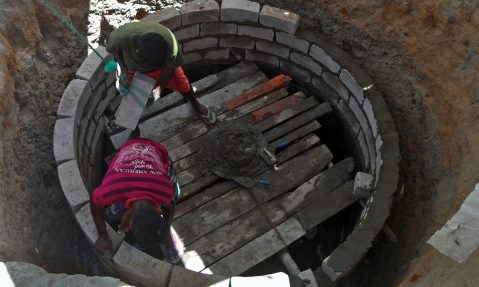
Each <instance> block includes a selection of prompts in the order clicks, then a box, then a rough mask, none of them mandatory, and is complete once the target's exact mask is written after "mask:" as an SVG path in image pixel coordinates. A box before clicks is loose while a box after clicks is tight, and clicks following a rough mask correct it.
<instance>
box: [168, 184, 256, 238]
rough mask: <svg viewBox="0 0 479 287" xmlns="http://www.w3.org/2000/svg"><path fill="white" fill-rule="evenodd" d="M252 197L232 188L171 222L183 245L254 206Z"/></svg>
mask: <svg viewBox="0 0 479 287" xmlns="http://www.w3.org/2000/svg"><path fill="white" fill-rule="evenodd" d="M255 205H256V204H255V202H254V200H253V198H251V196H250V195H249V194H248V193H247V192H244V191H243V190H241V189H234V190H231V191H229V192H228V193H226V194H224V195H222V196H220V197H218V198H216V199H215V200H212V201H210V202H208V203H206V204H205V205H203V206H201V207H200V208H197V209H194V210H192V211H191V212H189V213H187V214H185V215H183V216H182V217H180V218H178V219H177V220H175V221H174V222H173V228H174V229H175V230H176V232H177V233H178V235H179V236H180V237H181V238H184V243H185V245H187V244H189V243H191V242H193V241H194V240H196V239H198V238H200V237H201V236H203V235H205V234H206V233H208V232H210V231H212V230H215V229H216V228H218V227H220V226H222V225H224V224H225V223H227V222H229V221H231V220H234V219H235V218H237V217H238V216H240V215H242V214H244V213H246V212H248V211H249V210H251V209H253V208H254V207H255Z"/></svg>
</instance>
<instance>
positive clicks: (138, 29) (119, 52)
mask: <svg viewBox="0 0 479 287" xmlns="http://www.w3.org/2000/svg"><path fill="white" fill-rule="evenodd" d="M106 50H107V51H108V52H110V53H111V54H112V55H113V57H114V58H115V61H117V62H118V63H119V65H120V67H121V71H122V75H121V76H120V85H122V86H124V87H126V88H128V85H129V82H130V81H131V80H132V79H133V76H134V75H135V72H140V73H142V74H145V75H147V76H149V77H151V78H153V79H154V80H155V81H156V83H155V88H156V87H158V86H159V87H160V90H161V91H163V89H164V88H170V89H173V90H176V91H178V92H180V93H181V94H182V95H183V97H185V98H186V99H187V100H188V101H189V102H190V103H191V105H192V106H193V109H194V110H195V111H196V113H197V114H198V115H199V116H200V117H201V119H202V120H203V121H205V122H206V123H209V124H214V123H215V122H216V114H215V113H214V112H213V111H212V110H211V109H210V108H208V107H206V106H204V105H202V104H200V103H199V102H198V100H197V99H196V97H195V96H194V90H193V88H192V86H191V84H190V81H189V80H188V78H187V77H186V76H185V73H184V72H183V69H182V68H181V65H182V64H183V54H182V52H181V46H180V45H179V44H178V41H177V40H176V38H175V35H174V34H173V33H172V32H171V31H170V30H169V29H168V28H167V27H165V26H163V25H161V24H157V23H140V22H134V23H128V24H125V25H123V26H121V27H120V28H118V29H117V30H115V31H113V32H112V33H111V34H110V37H109V39H108V41H107V46H106Z"/></svg>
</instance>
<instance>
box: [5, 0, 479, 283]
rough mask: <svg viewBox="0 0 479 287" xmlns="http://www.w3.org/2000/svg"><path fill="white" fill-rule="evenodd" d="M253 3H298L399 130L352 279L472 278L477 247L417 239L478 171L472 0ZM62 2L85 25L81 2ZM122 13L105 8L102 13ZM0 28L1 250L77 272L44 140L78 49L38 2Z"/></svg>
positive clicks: (17, 5) (295, 7)
mask: <svg viewBox="0 0 479 287" xmlns="http://www.w3.org/2000/svg"><path fill="white" fill-rule="evenodd" d="M54 2H60V1H58V0H57V1H54ZM92 2H93V1H92ZM110 2H115V1H110ZM121 2H123V4H125V2H126V4H128V3H130V2H131V3H133V2H135V3H140V2H141V1H121ZM144 2H145V3H147V4H146V5H156V4H155V3H157V1H144ZM148 2H152V3H154V4H148ZM260 2H263V3H270V4H273V5H274V6H277V7H282V8H285V9H288V10H291V11H293V12H296V13H298V14H300V15H301V16H302V17H303V19H304V20H305V23H306V25H308V26H310V27H309V28H310V29H311V30H314V31H317V32H320V33H323V34H324V35H326V36H327V37H328V38H329V39H330V40H331V41H332V42H333V43H335V44H336V45H338V46H339V47H341V48H342V49H344V50H346V51H347V52H348V53H350V54H351V55H353V56H354V57H355V59H356V61H357V62H358V63H360V65H361V66H362V67H363V68H364V69H365V70H366V71H367V72H368V73H369V74H370V75H371V77H372V78H373V80H374V82H375V83H376V85H377V86H378V87H379V89H380V90H381V91H382V92H383V93H384V95H385V98H386V101H387V103H388V105H389V107H390V109H391V112H392V114H393V116H394V119H395V123H396V126H397V128H398V131H399V135H400V146H401V153H402V161H401V168H402V175H403V179H404V184H405V188H404V194H403V195H400V194H399V195H398V196H397V200H396V202H395V204H394V206H393V210H392V215H391V217H390V219H389V223H390V225H391V227H392V228H393V230H394V231H395V232H396V233H397V236H398V238H399V242H398V243H397V244H389V243H387V242H385V241H384V240H382V237H380V238H379V240H378V242H377V243H376V244H375V246H374V247H373V249H372V250H371V252H370V253H369V254H368V257H367V258H366V260H365V261H364V262H363V264H362V266H360V268H359V269H358V272H356V274H355V277H354V278H357V280H356V281H355V284H354V285H351V286H358V285H362V286H393V285H396V284H398V283H399V282H402V285H401V286H411V285H417V286H433V285H434V284H429V283H430V282H437V281H438V280H441V278H442V277H440V274H449V277H448V280H449V281H448V282H450V284H449V283H448V286H472V285H477V284H478V283H477V281H473V280H478V279H470V281H463V280H462V279H460V277H458V276H461V274H464V272H467V270H472V271H471V272H472V273H473V270H474V269H473V268H470V266H477V264H478V263H479V259H478V256H476V253H477V252H476V253H475V254H473V256H471V258H470V259H469V260H468V261H466V263H464V264H463V265H462V267H461V266H457V264H455V263H453V262H450V261H448V260H449V259H447V258H445V257H443V256H442V255H439V254H437V252H436V251H434V250H433V249H432V248H430V247H428V246H427V245H426V244H425V241H426V240H427V238H429V236H430V235H431V234H432V233H433V232H434V231H435V230H436V229H438V228H439V227H440V226H442V225H443V224H444V223H445V221H446V220H447V219H448V218H449V217H450V216H451V215H452V214H453V213H454V212H455V211H456V210H457V209H458V207H459V206H460V204H461V202H462V201H463V200H464V198H465V197H466V196H467V194H468V193H469V192H470V191H471V190H472V188H473V186H474V183H475V182H476V181H477V180H478V177H479V176H478V174H479V165H478V164H477V161H476V158H478V155H479V145H478V141H479V139H478V138H477V136H476V135H477V134H478V129H479V125H477V121H478V116H477V114H478V109H479V83H478V82H477V81H474V80H475V79H477V75H478V68H479V57H478V53H477V50H478V43H479V33H477V27H479V4H478V3H477V1H473V0H463V1H459V0H449V1H446V0H424V1H412V0H393V1H371V0H335V1H333V0H313V1H312V0H308V1H307V0H284V1H279V0H271V1H260ZM61 3H62V4H61V7H62V12H63V13H64V14H66V15H68V16H69V17H70V18H71V19H72V20H73V22H74V23H75V25H76V26H77V27H79V28H80V29H81V30H82V31H84V32H86V30H87V14H88V9H89V7H88V6H89V5H88V4H89V3H88V2H87V1H84V0H83V1H73V0H67V1H61ZM95 3H96V4H92V6H93V8H95V7H99V6H96V5H97V4H98V3H103V4H104V3H109V1H95ZM162 3H163V4H162V5H166V4H172V3H167V2H166V1H165V2H162ZM103 4H102V5H103ZM113 4H114V3H110V4H109V5H110V6H111V5H113ZM140 4H142V5H143V3H140ZM98 5H99V4H98ZM110 6H109V7H110ZM113 6H114V5H113ZM93 8H91V7H90V9H92V10H94V9H93ZM140 8H141V7H140ZM95 9H96V8H95ZM101 11H104V10H101ZM137 12H138V11H137ZM95 13H96V14H102V13H103V12H98V11H97V12H95ZM109 13H110V12H109ZM142 13H143V12H142V11H139V12H138V13H134V14H135V15H130V16H131V17H137V15H139V16H138V17H140V16H141V15H142ZM130 16H128V17H130ZM115 17H116V18H115ZM122 17H123V18H122ZM128 17H126V18H125V17H124V16H122V15H121V14H120V13H118V14H115V12H114V11H113V12H112V14H111V17H110V18H112V19H122V20H124V19H129V18H128ZM0 29H1V30H0V96H1V101H0V124H1V125H0V196H1V199H2V200H1V201H0V202H1V203H0V217H1V218H2V220H0V229H1V230H2V232H1V233H0V260H22V261H28V262H33V263H36V264H38V265H41V266H44V267H46V269H47V270H48V271H61V272H86V271H84V268H83V266H85V265H90V266H91V265H95V264H94V262H93V261H92V262H89V263H85V260H90V259H83V261H82V260H80V259H79V258H92V257H91V256H90V255H91V254H90V253H88V254H87V255H85V254H84V252H88V250H89V249H88V247H87V244H86V243H85V242H84V240H83V239H82V235H81V234H80V233H79V231H78V228H77V225H76V223H75V221H74V219H73V217H72V216H71V211H70V209H69V208H68V206H67V204H66V202H65V199H64V197H63V194H62V192H61V190H60V187H59V184H58V182H57V175H56V168H55V163H54V159H53V154H52V142H51V138H52V130H53V125H54V122H55V112H56V109H57V105H58V102H59V99H60V97H61V95H62V92H63V90H64V88H65V85H66V84H67V83H68V81H69V80H70V79H71V78H72V77H73V75H74V72H75V70H76V69H77V68H78V66H79V64H80V62H81V60H82V59H83V58H84V57H85V56H86V49H85V48H83V46H82V45H81V44H79V43H78V42H77V41H76V40H75V39H74V38H73V37H72V36H71V34H70V33H69V32H68V31H67V30H65V28H64V27H63V26H62V25H61V24H60V23H59V22H58V21H57V20H56V19H54V18H53V16H52V15H51V14H49V13H47V12H46V11H45V9H44V8H41V7H40V6H39V2H38V1H33V0H7V1H4V3H2V4H0ZM91 36H93V38H95V37H96V36H94V35H93V34H92V33H91ZM98 37H100V36H99V33H98ZM79 47H81V48H79ZM75 250H76V251H75ZM78 250H82V251H81V252H80V251H78ZM82 254H83V255H82ZM414 258H416V260H414V261H413V259H414ZM79 262H81V263H79ZM378 262H381V263H380V264H378ZM435 270H436V271H435ZM441 270H455V271H457V272H455V273H450V272H443V273H441V272H440V271H441ZM468 274H470V273H468ZM441 276H444V275H441ZM423 280H427V281H423ZM361 282H362V283H361ZM420 282H426V283H420ZM474 282H475V284H474ZM420 284H423V285H420ZM454 284H455V285H454ZM467 284H469V285H467Z"/></svg>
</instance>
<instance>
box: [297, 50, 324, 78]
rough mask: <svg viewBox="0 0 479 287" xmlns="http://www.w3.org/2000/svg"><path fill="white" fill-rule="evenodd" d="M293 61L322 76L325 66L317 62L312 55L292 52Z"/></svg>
mask: <svg viewBox="0 0 479 287" xmlns="http://www.w3.org/2000/svg"><path fill="white" fill-rule="evenodd" d="M291 61H293V62H294V63H296V64H298V65H300V66H302V67H304V68H306V69H308V70H310V71H311V72H313V73H315V74H316V75H318V76H321V74H322V72H323V68H322V67H321V65H320V64H318V63H316V62H315V61H314V60H313V59H312V58H311V57H309V56H305V55H303V54H298V53H294V52H293V53H291Z"/></svg>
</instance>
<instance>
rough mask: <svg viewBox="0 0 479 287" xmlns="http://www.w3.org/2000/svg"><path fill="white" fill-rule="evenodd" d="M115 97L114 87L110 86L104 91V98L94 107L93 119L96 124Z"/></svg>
mask: <svg viewBox="0 0 479 287" xmlns="http://www.w3.org/2000/svg"><path fill="white" fill-rule="evenodd" d="M115 97H116V89H115V87H114V86H110V87H109V88H108V90H107V91H106V97H105V98H104V99H102V101H101V102H100V103H99V104H98V106H97V107H96V111H95V117H94V118H95V121H96V122H98V120H99V119H100V117H101V116H102V115H103V113H104V112H105V110H106V108H107V107H108V105H109V104H110V103H111V101H113V99H114V98H115Z"/></svg>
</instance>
